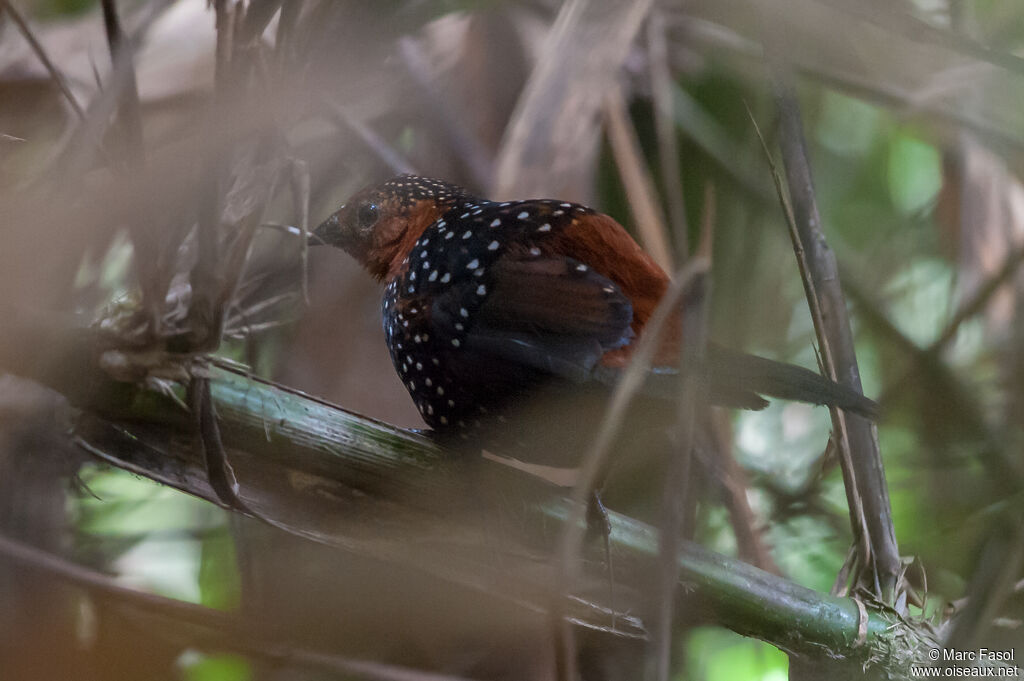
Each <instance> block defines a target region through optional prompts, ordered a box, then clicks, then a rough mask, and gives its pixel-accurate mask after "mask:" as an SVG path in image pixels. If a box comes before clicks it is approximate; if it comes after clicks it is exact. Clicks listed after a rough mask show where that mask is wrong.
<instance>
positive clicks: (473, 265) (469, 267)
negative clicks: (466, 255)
mask: <svg viewBox="0 0 1024 681" xmlns="http://www.w3.org/2000/svg"><path fill="white" fill-rule="evenodd" d="M477 267H480V260H479V259H478V258H473V259H472V260H470V261H469V262H468V263H467V264H466V269H467V270H475V269H476V268H477Z"/></svg>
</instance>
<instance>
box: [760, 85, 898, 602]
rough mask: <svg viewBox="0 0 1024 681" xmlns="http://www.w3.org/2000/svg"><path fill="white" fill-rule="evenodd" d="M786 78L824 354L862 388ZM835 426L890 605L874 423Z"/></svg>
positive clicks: (885, 511) (791, 166)
mask: <svg viewBox="0 0 1024 681" xmlns="http://www.w3.org/2000/svg"><path fill="white" fill-rule="evenodd" d="M786 78H787V77H786V76H785V75H784V72H783V71H782V70H781V68H780V67H778V66H777V67H776V77H775V102H776V107H777V108H778V110H779V124H780V135H779V145H780V148H781V150H782V157H783V165H784V167H785V170H786V180H787V184H788V187H789V196H790V197H791V201H792V206H793V215H794V217H795V219H796V227H797V236H798V240H797V242H795V244H796V243H798V244H799V246H800V248H799V249H798V250H800V249H802V250H803V252H804V253H805V254H806V258H807V265H808V268H807V271H808V273H809V274H810V281H812V282H813V295H810V294H812V291H808V293H809V296H808V299H809V300H811V299H812V298H813V299H817V301H818V303H817V304H818V306H819V307H820V310H821V315H820V318H818V319H815V328H816V333H817V336H818V340H819V343H820V344H821V351H822V358H823V362H824V366H825V368H826V371H827V372H828V374H829V375H830V376H831V377H833V378H834V379H835V380H836V381H837V382H839V383H840V384H842V385H847V386H849V387H851V388H852V389H853V390H855V391H857V392H863V388H862V386H861V381H860V371H859V369H858V367H857V357H856V353H855V350H854V344H853V332H852V330H851V326H850V318H849V315H848V313H847V310H846V301H845V298H844V297H843V291H842V287H841V285H840V282H839V272H838V266H837V264H836V259H835V254H834V253H833V252H832V250H831V249H829V247H828V244H827V242H826V240H825V236H824V234H823V232H822V231H821V216H820V215H819V213H818V207H817V201H816V199H815V195H814V186H813V181H812V177H811V169H810V165H809V162H808V158H807V150H806V144H805V142H804V137H803V122H802V120H801V116H800V109H799V105H798V104H797V100H796V95H795V93H794V92H793V89H792V85H791V83H789V81H788V80H787V79H786ZM826 339H827V340H826ZM832 413H833V414H834V415H837V416H838V410H835V409H833V410H832ZM833 424H834V426H837V432H836V434H837V437H839V438H840V445H842V438H843V436H844V430H845V437H846V438H847V439H848V442H849V452H850V457H851V468H852V471H853V472H854V473H855V476H854V477H853V479H850V478H846V477H845V476H844V482H845V484H846V486H847V488H848V492H847V497H850V496H852V495H859V496H860V497H861V501H862V503H863V514H864V520H865V521H866V524H865V527H866V529H867V533H868V541H869V544H870V547H871V555H870V556H865V557H864V558H868V561H867V562H865V564H864V566H865V567H868V566H870V567H871V568H872V572H873V575H872V577H873V579H872V582H873V583H872V582H869V581H867V580H865V579H859V580H858V581H859V582H860V583H861V584H862V585H864V586H870V587H872V588H873V590H874V591H875V593H877V594H878V595H879V597H881V598H882V600H883V601H885V602H891V601H892V600H893V598H894V597H895V589H896V584H897V581H898V579H899V575H900V574H901V564H900V555H899V549H898V548H897V546H896V532H895V530H894V528H893V523H892V510H891V506H890V503H889V491H888V486H887V483H886V479H885V469H884V466H883V464H882V458H881V453H880V451H879V448H878V438H877V435H876V433H875V427H874V425H873V424H872V423H871V422H870V421H868V420H867V419H864V418H862V417H859V416H856V415H854V414H846V415H844V417H843V418H841V419H840V418H834V419H833ZM844 425H845V428H843V426H844ZM851 488H852V489H851Z"/></svg>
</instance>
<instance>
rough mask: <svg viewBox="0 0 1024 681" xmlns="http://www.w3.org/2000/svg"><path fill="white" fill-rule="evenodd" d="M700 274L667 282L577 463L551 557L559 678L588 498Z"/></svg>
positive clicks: (697, 267)
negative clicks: (668, 327)
mask: <svg viewBox="0 0 1024 681" xmlns="http://www.w3.org/2000/svg"><path fill="white" fill-rule="evenodd" d="M706 270H707V262H706V261H705V260H703V259H691V260H690V261H689V262H687V263H686V265H685V266H684V267H683V268H682V269H681V270H680V271H679V272H678V273H677V274H676V276H675V277H674V278H673V280H672V282H671V283H670V284H669V287H668V290H667V291H665V295H664V296H663V297H662V299H661V301H660V302H659V303H658V306H657V307H656V308H655V310H654V313H653V314H652V315H651V317H650V319H649V320H648V322H647V324H646V325H645V326H644V333H643V335H642V336H641V338H640V340H639V341H638V342H637V343H636V347H635V350H634V351H633V356H632V359H631V360H630V364H629V367H628V368H627V369H626V371H625V373H624V374H623V375H622V378H621V379H620V380H619V382H618V384H617V385H616V386H615V389H614V390H613V391H612V395H611V399H610V400H609V402H608V407H607V409H606V410H605V414H604V417H603V418H602V419H601V423H600V426H599V427H598V430H597V435H596V436H595V437H594V441H593V444H592V445H591V446H590V448H589V449H588V450H587V452H586V454H585V455H584V458H583V460H582V465H581V467H580V474H579V479H578V480H577V482H576V486H575V487H574V488H573V493H572V499H571V501H572V504H571V506H570V509H571V511H570V513H569V517H568V519H567V522H566V523H565V526H564V528H563V530H562V534H561V538H560V540H559V542H558V549H557V551H556V554H555V559H556V560H557V573H556V582H555V598H556V601H555V603H554V604H553V606H552V619H553V621H554V622H555V623H556V626H557V627H558V630H557V633H558V636H557V639H556V640H557V643H556V645H557V649H556V654H557V655H559V656H560V658H561V660H562V664H563V665H564V666H563V667H562V669H561V670H560V676H563V678H564V675H565V674H569V678H575V677H574V676H572V675H571V672H572V671H573V669H574V659H575V658H574V655H575V645H574V642H573V636H572V632H571V630H569V629H568V627H567V625H566V623H565V622H564V617H563V616H562V613H563V608H564V606H563V605H562V602H563V600H562V599H563V598H564V594H567V593H568V592H569V589H570V587H571V586H572V585H573V584H575V582H576V580H577V578H578V576H579V572H580V560H581V556H582V552H583V538H584V535H585V533H586V508H587V502H588V499H589V498H590V496H591V494H593V492H594V490H595V489H597V488H598V486H599V485H600V481H601V479H602V478H603V477H604V473H605V470H606V463H607V458H608V454H609V453H610V452H611V446H612V443H613V442H614V440H615V436H616V435H617V434H618V432H619V429H620V428H621V427H622V424H623V421H624V419H625V417H626V410H627V408H628V407H629V403H630V402H631V401H632V399H633V396H634V395H636V394H637V392H638V391H639V390H640V388H641V387H642V386H643V383H644V379H645V377H646V374H647V372H648V371H649V370H650V368H651V362H652V361H653V359H654V355H655V353H656V352H657V351H658V348H659V345H660V342H661V336H662V333H663V331H664V329H665V326H666V324H668V322H669V321H670V320H671V319H672V317H673V315H675V314H676V312H677V308H678V305H679V300H680V298H681V297H682V296H683V294H684V293H685V292H686V291H688V290H689V288H690V287H691V286H692V285H693V283H694V281H696V280H697V278H698V277H700V276H702V275H703V274H704V272H706Z"/></svg>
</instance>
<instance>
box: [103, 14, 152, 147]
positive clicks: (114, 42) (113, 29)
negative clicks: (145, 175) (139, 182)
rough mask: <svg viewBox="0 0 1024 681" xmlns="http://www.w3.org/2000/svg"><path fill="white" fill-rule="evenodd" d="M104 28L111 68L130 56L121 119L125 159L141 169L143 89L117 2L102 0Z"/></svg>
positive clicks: (121, 94)
mask: <svg viewBox="0 0 1024 681" xmlns="http://www.w3.org/2000/svg"><path fill="white" fill-rule="evenodd" d="M101 5H102V7H103V26H104V29H105V30H106V34H107V46H108V47H109V49H110V62H111V65H112V66H113V65H116V64H117V63H118V62H119V59H120V55H121V53H122V52H125V53H127V55H126V56H125V57H124V59H125V60H126V61H127V64H128V66H127V67H126V68H127V71H128V73H127V74H126V76H125V78H126V81H125V85H124V89H122V90H121V92H120V93H119V94H120V96H119V97H118V101H119V104H118V111H117V119H118V122H119V123H120V125H121V128H122V130H123V132H124V139H125V155H126V157H127V159H128V162H129V163H130V164H133V165H141V164H142V162H143V159H144V154H145V150H144V146H143V138H142V113H141V111H140V105H139V86H138V82H137V79H136V77H135V66H134V63H133V60H132V57H131V51H132V45H131V43H129V42H128V41H127V39H126V38H125V35H124V31H123V30H122V29H121V21H120V19H119V18H118V16H117V5H116V1H115V0H102V3H101Z"/></svg>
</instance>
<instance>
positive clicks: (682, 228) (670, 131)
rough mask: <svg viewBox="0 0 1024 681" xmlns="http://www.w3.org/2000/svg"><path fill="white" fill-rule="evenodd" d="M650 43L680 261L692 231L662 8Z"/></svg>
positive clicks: (652, 23) (655, 13)
mask: <svg viewBox="0 0 1024 681" xmlns="http://www.w3.org/2000/svg"><path fill="white" fill-rule="evenodd" d="M647 43H648V48H647V53H648V59H649V60H650V77H651V95H652V99H653V100H654V126H655V131H656V133H657V137H658V162H659V164H660V167H661V179H662V182H663V183H664V186H665V201H666V203H667V204H668V219H669V224H670V225H671V228H672V236H673V238H674V239H675V253H676V256H677V257H678V258H679V259H680V260H685V259H686V257H687V256H688V255H689V243H688V241H689V232H688V230H687V226H686V202H685V200H684V198H683V179H682V174H681V173H680V171H679V138H678V135H676V116H675V110H674V109H675V95H674V93H673V81H672V73H671V71H670V70H669V63H668V45H667V41H666V40H665V17H664V14H663V10H662V9H661V8H660V7H654V8H653V9H652V10H651V16H650V18H649V19H648V23H647Z"/></svg>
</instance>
